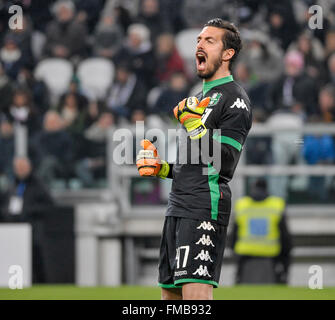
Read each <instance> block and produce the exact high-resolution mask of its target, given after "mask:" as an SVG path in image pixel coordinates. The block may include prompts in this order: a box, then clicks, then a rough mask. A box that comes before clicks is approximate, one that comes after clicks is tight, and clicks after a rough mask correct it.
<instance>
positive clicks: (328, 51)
mask: <svg viewBox="0 0 335 320" xmlns="http://www.w3.org/2000/svg"><path fill="white" fill-rule="evenodd" d="M334 52H335V29H333V30H329V31H328V32H327V34H326V43H325V57H326V61H328V58H329V57H330V56H331V55H332V54H333V53H334Z"/></svg>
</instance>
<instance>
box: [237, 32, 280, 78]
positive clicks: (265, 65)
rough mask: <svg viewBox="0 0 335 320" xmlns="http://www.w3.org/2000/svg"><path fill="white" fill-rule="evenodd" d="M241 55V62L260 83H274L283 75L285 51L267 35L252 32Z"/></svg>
mask: <svg viewBox="0 0 335 320" xmlns="http://www.w3.org/2000/svg"><path fill="white" fill-rule="evenodd" d="M241 53H242V55H241V56H240V58H239V60H240V61H243V62H245V64H246V65H247V66H248V68H249V70H250V72H251V74H252V77H253V78H254V79H255V80H256V81H257V82H258V83H260V84H265V83H269V82H272V81H274V80H275V79H276V78H278V77H279V76H280V75H281V72H282V62H283V59H282V55H283V51H282V50H281V49H280V47H278V46H277V44H276V43H275V42H273V41H271V40H270V39H269V38H268V36H267V35H266V34H265V33H262V32H261V31H253V32H251V34H250V36H249V41H246V44H245V48H244V50H243V51H242V52H241ZM269 70H271V72H269Z"/></svg>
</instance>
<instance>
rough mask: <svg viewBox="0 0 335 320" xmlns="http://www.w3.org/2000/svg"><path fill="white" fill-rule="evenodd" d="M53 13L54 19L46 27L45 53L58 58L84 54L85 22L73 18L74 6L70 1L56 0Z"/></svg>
mask: <svg viewBox="0 0 335 320" xmlns="http://www.w3.org/2000/svg"><path fill="white" fill-rule="evenodd" d="M54 13H55V20H53V21H51V22H49V24H48V26H47V29H46V38H47V42H46V45H45V48H44V51H45V54H46V55H47V56H54V57H59V58H73V57H74V56H80V57H83V56H85V55H86V40H87V29H86V26H85V24H83V23H81V22H78V21H76V20H75V19H74V16H75V7H74V4H73V3H72V1H68V0H58V1H57V2H56V4H55V5H54Z"/></svg>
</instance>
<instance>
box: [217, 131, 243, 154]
mask: <svg viewBox="0 0 335 320" xmlns="http://www.w3.org/2000/svg"><path fill="white" fill-rule="evenodd" d="M213 139H214V140H216V141H218V142H220V143H225V144H229V145H231V146H232V147H234V148H235V149H237V150H238V151H241V150H242V145H241V144H240V143H239V142H238V141H236V140H235V139H233V138H230V137H226V136H219V135H218V134H217V133H214V135H213Z"/></svg>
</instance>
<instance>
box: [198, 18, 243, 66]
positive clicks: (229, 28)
mask: <svg viewBox="0 0 335 320" xmlns="http://www.w3.org/2000/svg"><path fill="white" fill-rule="evenodd" d="M204 27H216V28H220V29H224V30H225V31H226V32H225V33H224V35H223V37H222V42H223V48H224V49H225V50H226V49H234V50H235V54H234V55H233V57H232V58H231V59H230V63H229V69H230V70H231V68H232V64H233V63H234V61H235V60H236V58H237V56H238V54H239V52H240V51H241V49H242V40H241V36H240V32H239V31H238V29H237V28H236V27H235V25H234V24H232V23H230V22H228V21H225V20H222V19H220V18H215V19H212V20H209V21H208V22H207V23H205V25H204Z"/></svg>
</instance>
